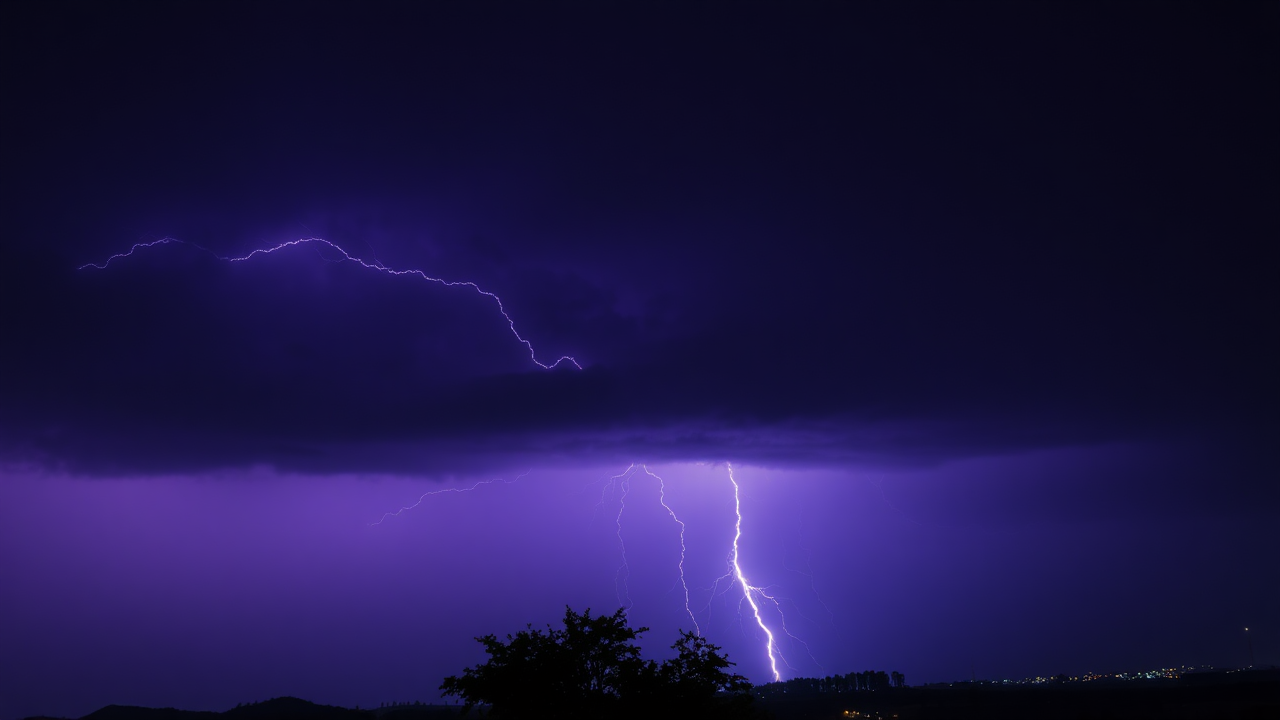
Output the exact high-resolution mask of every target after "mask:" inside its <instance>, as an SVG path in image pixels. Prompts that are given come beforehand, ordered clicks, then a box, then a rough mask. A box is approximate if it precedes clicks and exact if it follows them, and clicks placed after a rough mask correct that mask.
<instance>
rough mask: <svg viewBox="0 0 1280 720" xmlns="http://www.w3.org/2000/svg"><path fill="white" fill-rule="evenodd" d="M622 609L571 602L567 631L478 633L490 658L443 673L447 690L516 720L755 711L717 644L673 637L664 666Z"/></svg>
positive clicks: (472, 705) (745, 713)
mask: <svg viewBox="0 0 1280 720" xmlns="http://www.w3.org/2000/svg"><path fill="white" fill-rule="evenodd" d="M647 630H648V628H643V627H642V628H639V629H635V630H633V629H631V628H630V627H628V626H627V618H626V615H625V614H624V612H623V611H622V610H618V611H617V612H615V613H614V614H613V615H600V616H598V617H594V618H593V617H591V611H590V610H587V611H585V612H583V613H582V614H581V615H579V614H578V613H575V612H574V611H573V610H572V609H569V608H565V615H564V629H563V630H558V629H553V628H551V627H548V628H547V631H546V632H543V631H541V630H534V629H533V628H532V626H530V627H528V629H526V630H523V631H521V632H519V633H516V634H515V635H508V636H507V640H506V642H503V641H501V640H498V639H497V638H496V637H495V636H493V635H486V636H484V637H480V638H476V640H478V641H479V642H480V643H481V644H483V645H484V649H485V652H487V653H488V654H489V660H488V661H487V662H485V663H483V664H481V665H476V666H475V667H471V668H467V669H466V670H465V671H463V674H462V675H461V676H451V677H447V678H445V680H444V683H443V684H441V686H440V689H441V690H442V691H443V693H444V695H445V696H453V697H458V698H461V699H462V701H463V702H464V703H465V708H466V710H470V709H472V708H475V707H477V706H487V707H488V708H489V712H490V714H492V715H493V716H494V717H495V718H501V719H502V720H514V719H518V718H539V719H542V718H564V719H565V720H577V719H579V718H581V719H584V720H585V719H586V718H592V719H594V718H653V717H664V718H673V717H698V718H739V717H746V716H748V715H750V714H751V711H752V705H751V701H752V697H751V694H750V690H751V684H750V683H748V682H747V680H746V678H744V677H742V676H741V675H738V674H736V673H730V672H729V671H728V670H729V668H730V667H731V666H732V665H733V663H731V662H729V660H728V659H727V658H726V657H725V656H724V655H722V654H721V653H720V648H719V647H717V646H715V645H712V644H711V643H709V642H707V641H706V639H704V638H702V637H700V636H698V635H695V634H693V633H689V632H683V631H682V632H681V633H680V638H679V639H678V640H676V642H675V644H674V645H672V646H671V647H672V649H674V650H675V651H676V657H675V658H672V659H670V660H667V661H665V662H663V663H662V664H658V663H656V662H654V661H652V660H644V659H642V658H641V657H640V648H638V647H636V646H635V644H634V641H635V640H636V639H637V638H638V637H639V636H640V634H641V633H643V632H646V631H647Z"/></svg>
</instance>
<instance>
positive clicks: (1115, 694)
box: [761, 681, 1280, 720]
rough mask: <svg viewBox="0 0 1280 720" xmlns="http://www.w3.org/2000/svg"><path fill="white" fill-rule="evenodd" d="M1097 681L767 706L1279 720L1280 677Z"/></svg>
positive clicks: (967, 719)
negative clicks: (1201, 682) (1227, 681)
mask: <svg viewBox="0 0 1280 720" xmlns="http://www.w3.org/2000/svg"><path fill="white" fill-rule="evenodd" d="M1091 685H1092V683H1090V684H1084V685H1066V686H1059V687H1027V686H1018V687H996V686H981V685H979V686H972V687H961V686H956V687H949V688H902V689H899V690H891V691H885V692H879V693H856V694H852V695H836V696H834V697H832V696H821V695H818V696H812V697H809V698H795V699H770V700H769V701H767V702H763V703H761V706H762V707H763V708H764V709H766V710H767V712H768V713H769V714H770V715H771V716H772V717H773V718H774V720H828V719H829V720H837V719H841V720H843V719H844V718H852V719H853V720H879V719H883V720H891V719H893V718H897V720H978V719H979V718H982V719H983V720H1148V719H1149V720H1157V719H1159V720H1262V719H1264V718H1265V719H1267V720H1272V719H1275V720H1280V681H1268V682H1256V683H1241V684H1231V685H1214V686H1206V687H1185V686H1178V685H1176V684H1173V683H1170V684H1168V685H1140V684H1130V685H1119V686H1110V687H1108V686H1100V687H1099V686H1093V687H1091ZM846 712H847V713H848V714H846ZM854 713H857V714H856V715H855V714H854Z"/></svg>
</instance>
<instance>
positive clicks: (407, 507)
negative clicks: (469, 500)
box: [369, 470, 533, 527]
mask: <svg viewBox="0 0 1280 720" xmlns="http://www.w3.org/2000/svg"><path fill="white" fill-rule="evenodd" d="M531 472H533V470H525V471H524V472H523V473H521V474H520V475H518V476H516V478H515V479H513V480H503V479H502V478H493V479H492V480H481V481H480V482H478V483H476V484H475V485H472V486H471V487H460V488H458V487H452V488H441V489H440V490H431V491H430V492H424V493H422V495H421V497H419V498H418V501H417V502H415V503H414V504H412V505H405V506H404V507H402V508H400V509H399V510H396V511H395V512H387V513H383V514H382V517H380V518H378V520H377V522H371V523H369V527H373V526H374V525H381V524H382V523H383V522H384V521H386V519H387V518H392V517H399V516H400V514H401V513H406V512H409V511H410V510H412V509H414V508H416V507H418V506H419V505H421V504H422V501H423V500H426V499H427V498H429V497H431V496H432V495H444V494H445V493H465V492H471V491H472V490H475V489H476V488H478V487H480V486H481V485H492V484H494V483H496V482H500V483H502V484H503V485H510V484H511V483H513V482H516V481H517V480H519V479H521V478H523V477H525V476H526V475H528V474H529V473H531Z"/></svg>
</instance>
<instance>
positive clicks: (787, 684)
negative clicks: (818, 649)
mask: <svg viewBox="0 0 1280 720" xmlns="http://www.w3.org/2000/svg"><path fill="white" fill-rule="evenodd" d="M906 684H907V682H906V678H905V677H904V676H903V674H902V673H900V672H898V671H897V670H894V671H893V672H891V673H886V672H885V671H883V670H867V671H864V672H851V673H848V674H846V675H828V676H827V677H823V678H807V677H806V678H792V679H791V680H783V681H782V682H771V683H765V684H764V685H757V686H756V688H755V690H754V691H753V692H754V694H755V695H756V696H757V697H773V696H776V695H790V696H804V695H821V694H824V693H854V692H871V691H874V690H888V689H890V688H900V687H906Z"/></svg>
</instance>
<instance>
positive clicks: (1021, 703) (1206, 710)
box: [81, 680, 1280, 720]
mask: <svg viewBox="0 0 1280 720" xmlns="http://www.w3.org/2000/svg"><path fill="white" fill-rule="evenodd" d="M756 706H757V709H758V710H760V711H761V713H762V717H764V718H773V719H774V720H845V719H846V718H848V719H852V720H893V719H894V718H896V719H897V720H971V719H972V720H977V719H978V718H982V719H983V720H1038V719H1043V720H1113V719H1114V720H1122V719H1123V720H1131V719H1134V720H1146V719H1150V720H1156V719H1161V720H1165V719H1167V720H1237V719H1238V720H1264V719H1265V720H1272V719H1275V720H1280V680H1267V681H1261V682H1246V683H1231V684H1212V685H1202V686H1187V685H1179V684H1176V683H1168V684H1160V683H1153V684H1140V683H1131V684H1125V685H1115V686H1104V685H1097V684H1094V683H1090V684H1085V685H1063V686H1056V687H1052V686H1051V687H1043V686H1036V687H1027V686H1018V687H997V686H990V685H974V686H960V685H958V686H953V687H942V688H901V689H894V690H886V691H878V692H862V693H853V694H843V695H841V694H829V695H812V696H809V697H800V698H776V697H775V698H770V699H768V700H761V701H758V702H757V703H756ZM458 715H459V710H458V708H457V706H449V705H425V706H399V707H396V708H379V709H376V710H352V709H348V708H341V707H333V706H329V705H316V704H314V703H310V702H307V701H305V700H299V699H297V698H276V699H274V700H268V701H266V702H262V703H255V704H252V705H244V706H241V707H238V708H235V709H232V710H228V711H226V712H221V713H214V712H193V711H187V710H175V709H173V708H141V707H124V706H120V705H109V706H107V707H104V708H102V709H101V710H98V711H96V712H93V713H90V714H89V715H86V716H84V718H81V720H443V719H444V718H456V717H458ZM471 717H476V714H475V713H473V714H472V715H471ZM678 717H679V715H678V714H676V713H670V714H666V715H665V716H664V717H663V718H662V719H661V720H675V718H678ZM548 720H551V719H548Z"/></svg>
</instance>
